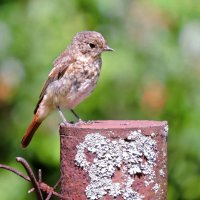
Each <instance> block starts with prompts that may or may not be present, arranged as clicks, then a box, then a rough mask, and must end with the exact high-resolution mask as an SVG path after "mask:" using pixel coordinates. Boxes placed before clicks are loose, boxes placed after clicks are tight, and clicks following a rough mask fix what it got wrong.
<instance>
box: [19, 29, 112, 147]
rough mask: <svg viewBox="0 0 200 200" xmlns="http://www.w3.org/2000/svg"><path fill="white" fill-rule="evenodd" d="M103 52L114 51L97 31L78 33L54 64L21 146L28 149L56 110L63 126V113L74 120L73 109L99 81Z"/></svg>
mask: <svg viewBox="0 0 200 200" xmlns="http://www.w3.org/2000/svg"><path fill="white" fill-rule="evenodd" d="M104 51H113V49H112V48H110V47H109V46H108V44H107V42H106V40H105V39H104V37H103V36H102V34H101V33H99V32H96V31H82V32H78V33H77V34H76V35H75V36H74V37H73V39H72V41H71V44H70V45H69V46H68V47H67V48H66V49H65V50H64V51H63V52H62V53H61V54H60V56H58V58H57V59H55V61H54V62H53V67H52V69H51V71H50V73H49V75H48V78H47V80H46V82H45V84H44V86H43V88H42V91H41V93H40V95H39V100H38V102H37V104H36V107H35V110H34V117H33V119H32V122H31V123H30V125H29V127H28V129H27V131H26V132H25V134H24V136H23V138H22V140H21V145H22V147H23V148H25V147H27V146H28V145H29V143H30V142H31V140H32V137H33V135H34V133H35V132H36V130H37V129H38V127H39V126H40V125H41V123H42V122H43V121H44V120H45V119H46V117H47V116H48V115H49V114H50V113H52V112H53V111H54V110H57V111H58V112H59V114H60V116H61V118H62V120H63V122H64V123H65V124H66V125H69V126H70V123H69V122H68V121H67V120H66V118H65V117H64V114H63V113H62V109H69V110H70V111H71V112H72V113H73V114H74V115H75V117H76V118H78V119H79V121H81V119H80V117H79V116H78V115H77V114H76V112H75V111H74V108H75V107H76V106H77V105H78V104H80V103H81V102H82V101H83V100H84V99H85V98H86V97H88V96H89V95H90V94H91V93H92V91H93V90H94V89H95V87H96V84H97V81H98V79H99V75H100V71H101V66H102V59H101V54H102V52H104Z"/></svg>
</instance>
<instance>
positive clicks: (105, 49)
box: [104, 45, 114, 51]
mask: <svg viewBox="0 0 200 200" xmlns="http://www.w3.org/2000/svg"><path fill="white" fill-rule="evenodd" d="M104 51H114V49H112V48H110V47H109V46H108V45H107V46H106V47H105V48H104Z"/></svg>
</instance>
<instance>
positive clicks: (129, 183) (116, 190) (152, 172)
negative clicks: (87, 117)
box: [60, 120, 168, 200]
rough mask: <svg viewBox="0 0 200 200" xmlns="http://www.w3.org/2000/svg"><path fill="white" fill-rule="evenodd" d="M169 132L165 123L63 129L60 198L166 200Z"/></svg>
mask: <svg viewBox="0 0 200 200" xmlns="http://www.w3.org/2000/svg"><path fill="white" fill-rule="evenodd" d="M167 132H168V126H167V122H165V121H163V122H160V121H133V120H130V121H129V120H125V121H92V122H89V123H86V124H77V125H75V126H70V127H67V126H65V125H61V126H60V140H61V177H62V181H61V194H62V195H63V196H65V197H66V198H67V199H69V200H76V199H77V200H87V199H89V200H91V199H102V198H103V199H106V200H111V199H116V200H126V199H128V198H129V199H130V198H132V199H136V200H140V199H141V200H143V199H144V200H166V199H167V142H166V137H167ZM143 144H144V145H143ZM106 149H108V150H106ZM114 197H115V198H114Z"/></svg>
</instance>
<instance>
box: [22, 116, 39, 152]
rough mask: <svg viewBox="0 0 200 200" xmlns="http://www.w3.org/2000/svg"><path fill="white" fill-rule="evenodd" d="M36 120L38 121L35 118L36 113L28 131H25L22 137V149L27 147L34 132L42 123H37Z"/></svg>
mask: <svg viewBox="0 0 200 200" xmlns="http://www.w3.org/2000/svg"><path fill="white" fill-rule="evenodd" d="M37 119H38V117H37V113H36V114H35V116H34V118H33V120H32V122H31V124H30V125H29V127H28V130H27V131H26V133H25V135H24V137H23V138H22V141H21V144H22V147H23V148H25V147H27V146H28V145H29V143H30V141H31V139H32V137H33V135H34V133H35V131H36V130H37V129H38V127H39V126H40V124H41V123H42V121H38V120H37Z"/></svg>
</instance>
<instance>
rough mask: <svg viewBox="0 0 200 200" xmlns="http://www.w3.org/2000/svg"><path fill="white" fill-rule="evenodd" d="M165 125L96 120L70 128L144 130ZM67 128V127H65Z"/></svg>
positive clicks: (137, 121) (134, 121) (144, 121)
mask: <svg viewBox="0 0 200 200" xmlns="http://www.w3.org/2000/svg"><path fill="white" fill-rule="evenodd" d="M165 125H167V121H153V120H97V121H89V122H85V123H84V122H83V123H76V124H74V125H72V126H71V127H70V128H73V127H74V128H81V129H88V128H89V129H120V128H121V129H123V128H145V127H160V126H165ZM61 126H62V127H65V125H63V124H62V125H61ZM66 127H67V126H66Z"/></svg>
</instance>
